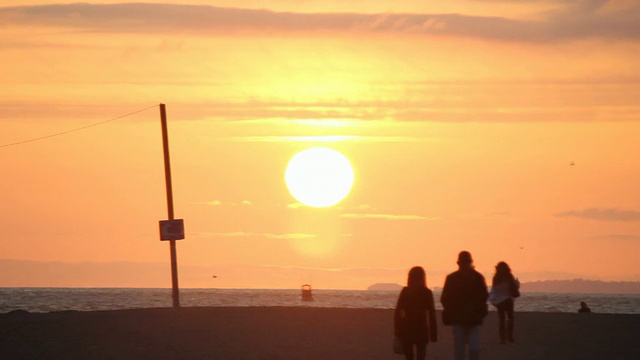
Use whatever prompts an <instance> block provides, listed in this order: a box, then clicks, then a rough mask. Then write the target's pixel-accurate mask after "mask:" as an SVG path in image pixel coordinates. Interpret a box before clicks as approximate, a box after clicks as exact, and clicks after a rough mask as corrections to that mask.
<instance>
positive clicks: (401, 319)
mask: <svg viewBox="0 0 640 360" xmlns="http://www.w3.org/2000/svg"><path fill="white" fill-rule="evenodd" d="M394 335H395V336H397V337H399V338H400V341H401V342H402V347H403V349H404V356H405V359H407V360H414V359H417V360H423V359H424V358H425V356H426V354H427V343H428V342H429V339H431V341H433V342H436V341H438V325H437V322H436V307H435V303H434V300H433V293H432V292H431V290H429V288H427V278H426V275H425V272H424V269H423V268H422V267H420V266H415V267H413V268H411V270H409V275H408V277H407V286H405V287H404V288H402V291H401V292H400V296H399V297H398V303H397V304H396V310H395V314H394ZM414 348H415V352H414ZM414 353H415V358H414Z"/></svg>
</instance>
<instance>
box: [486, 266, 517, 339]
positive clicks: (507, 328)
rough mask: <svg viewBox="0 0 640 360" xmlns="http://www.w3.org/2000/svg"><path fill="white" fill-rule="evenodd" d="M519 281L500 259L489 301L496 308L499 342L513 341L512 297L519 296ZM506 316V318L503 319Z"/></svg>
mask: <svg viewBox="0 0 640 360" xmlns="http://www.w3.org/2000/svg"><path fill="white" fill-rule="evenodd" d="M519 288H520V282H519V281H518V280H517V279H516V278H515V277H514V276H513V274H512V273H511V268H510V267H509V265H508V264H507V263H506V262H504V261H501V262H499V263H498V265H496V273H495V275H493V280H492V282H491V292H490V293H489V302H490V303H491V304H492V305H493V306H495V307H496V309H497V310H498V318H499V320H500V321H499V327H498V330H499V333H500V342H501V343H502V344H506V343H507V340H508V341H509V342H514V339H513V326H514V314H513V309H514V299H515V298H517V297H519V296H520V290H518V289H519ZM505 318H506V319H505Z"/></svg>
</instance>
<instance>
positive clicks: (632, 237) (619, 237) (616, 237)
mask: <svg viewBox="0 0 640 360" xmlns="http://www.w3.org/2000/svg"><path fill="white" fill-rule="evenodd" d="M589 238H591V239H605V240H624V241H626V240H630V241H636V240H640V235H632V234H604V235H592V236H589Z"/></svg>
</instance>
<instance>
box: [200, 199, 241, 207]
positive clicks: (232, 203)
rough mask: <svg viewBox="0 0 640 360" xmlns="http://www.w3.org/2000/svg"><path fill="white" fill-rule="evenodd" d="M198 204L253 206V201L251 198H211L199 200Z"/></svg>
mask: <svg viewBox="0 0 640 360" xmlns="http://www.w3.org/2000/svg"><path fill="white" fill-rule="evenodd" d="M196 204H203V205H209V206H251V205H253V203H252V202H251V201H249V200H242V201H240V202H223V201H221V200H211V201H203V202H198V203H196Z"/></svg>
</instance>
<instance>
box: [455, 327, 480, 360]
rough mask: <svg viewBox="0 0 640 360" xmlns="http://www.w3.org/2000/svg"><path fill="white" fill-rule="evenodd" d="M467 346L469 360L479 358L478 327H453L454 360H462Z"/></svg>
mask: <svg viewBox="0 0 640 360" xmlns="http://www.w3.org/2000/svg"><path fill="white" fill-rule="evenodd" d="M467 344H469V356H470V358H471V359H474V358H475V359H477V358H478V357H479V356H480V326H469V325H453V351H454V354H455V358H456V360H464V358H465V357H464V356H465V352H466V348H467Z"/></svg>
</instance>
